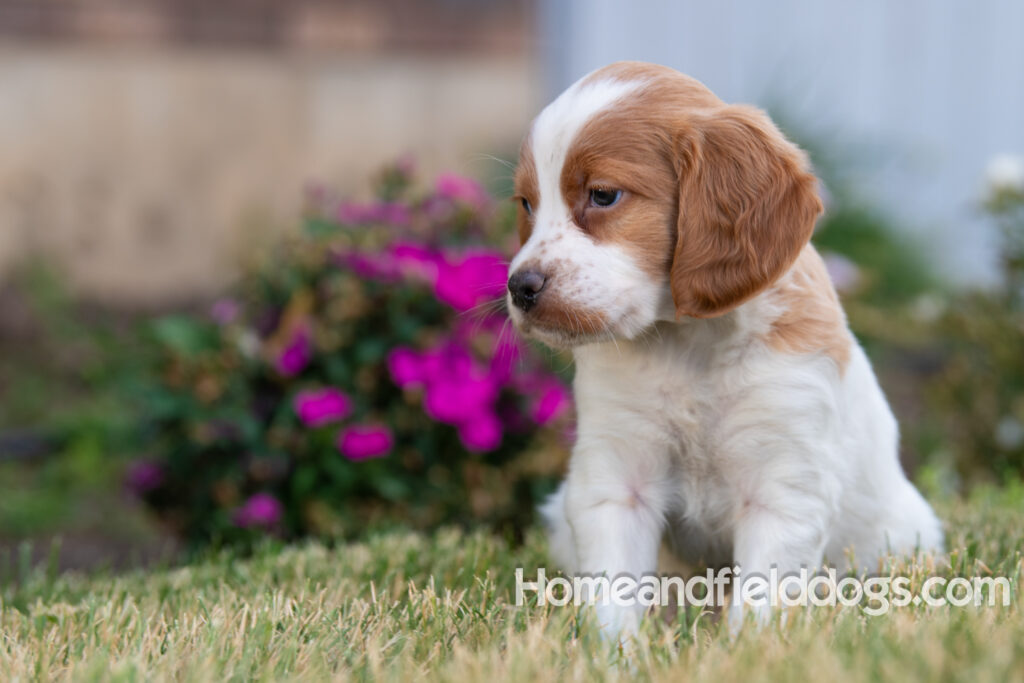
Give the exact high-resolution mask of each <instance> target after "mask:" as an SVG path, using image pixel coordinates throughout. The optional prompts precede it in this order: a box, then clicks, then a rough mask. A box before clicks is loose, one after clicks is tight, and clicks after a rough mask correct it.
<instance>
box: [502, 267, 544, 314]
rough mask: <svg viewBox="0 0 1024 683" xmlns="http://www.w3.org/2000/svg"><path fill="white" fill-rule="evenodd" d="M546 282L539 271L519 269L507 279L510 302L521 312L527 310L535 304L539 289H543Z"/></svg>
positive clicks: (538, 296)
mask: <svg viewBox="0 0 1024 683" xmlns="http://www.w3.org/2000/svg"><path fill="white" fill-rule="evenodd" d="M546 282H547V278H545V277H544V276H543V275H541V274H540V273H538V272H536V271H533V270H526V271H519V272H517V273H514V274H513V275H512V277H510V278H509V279H508V291H509V293H510V294H511V295H512V303H514V304H515V305H516V306H518V307H519V308H521V309H523V312H524V313H525V312H526V311H529V310H530V309H531V308H533V307H534V306H536V305H537V299H539V298H540V291H541V290H542V289H544V283H546Z"/></svg>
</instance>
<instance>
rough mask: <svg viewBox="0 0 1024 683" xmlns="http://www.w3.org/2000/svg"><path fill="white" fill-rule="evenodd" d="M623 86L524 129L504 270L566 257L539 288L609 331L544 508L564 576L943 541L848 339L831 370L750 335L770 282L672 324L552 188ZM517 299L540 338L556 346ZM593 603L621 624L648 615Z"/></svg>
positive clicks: (639, 276) (582, 96)
mask: <svg viewBox="0 0 1024 683" xmlns="http://www.w3.org/2000/svg"><path fill="white" fill-rule="evenodd" d="M630 89H631V86H630V84H621V83H617V82H598V83H596V84H591V85H589V86H586V87H582V86H580V85H579V84H577V85H575V86H573V87H572V88H570V89H569V90H568V91H567V92H566V93H565V94H563V95H562V96H561V97H560V98H559V99H557V100H555V102H554V103H552V104H551V105H550V106H549V107H548V108H547V109H545V110H544V112H543V113H542V114H541V115H540V116H539V117H538V119H537V121H536V122H535V125H534V128H533V131H532V140H533V150H532V151H533V154H534V159H535V162H536V164H537V173H538V179H539V186H540V202H539V205H538V206H537V207H535V225H534V230H533V233H532V235H531V237H530V239H529V240H528V241H527V243H526V244H525V245H524V246H523V248H522V250H521V251H520V253H519V254H518V255H517V256H516V258H515V260H514V261H513V262H512V265H511V270H512V271H513V272H514V271H515V270H516V269H517V268H518V267H519V266H520V265H522V264H524V263H527V262H531V263H533V262H539V263H540V264H541V266H543V262H544V261H545V259H555V258H557V259H563V260H565V259H568V260H569V261H570V262H571V263H572V265H573V268H572V269H571V271H570V272H571V277H567V278H565V279H564V281H560V282H552V283H550V285H549V286H550V287H551V288H553V289H555V291H558V292H559V294H561V295H562V297H563V298H564V299H565V300H567V301H570V302H573V303H574V304H577V305H579V306H581V307H585V308H589V309H596V310H600V311H602V312H604V313H605V314H606V316H607V319H608V320H609V334H608V337H607V338H599V339H594V340H589V341H590V343H584V344H581V345H576V346H574V348H573V353H574V355H575V360H576V378H575V382H574V391H575V396H576V404H577V409H578V419H579V424H578V434H579V437H578V440H577V442H576V444H575V447H574V450H573V454H572V459H571V463H570V467H569V473H568V477H567V479H566V481H565V482H564V484H563V485H562V487H561V488H560V489H559V491H558V493H557V494H556V495H555V496H553V497H552V499H551V500H550V501H549V502H548V503H547V504H546V505H545V506H544V507H543V509H542V512H543V514H544V516H545V518H546V519H547V522H548V524H549V527H550V530H551V552H552V555H553V557H554V558H555V560H556V561H557V562H559V563H560V564H561V565H562V566H563V567H564V568H565V569H566V570H567V571H570V572H578V573H604V574H606V575H608V576H617V575H620V574H623V573H625V574H629V575H632V576H634V577H638V576H640V575H645V574H651V573H653V572H655V571H656V568H657V567H656V563H657V554H658V548H659V545H660V543H661V542H662V540H663V539H665V538H667V540H668V541H669V543H670V545H671V547H672V548H673V549H674V551H675V552H676V553H678V554H679V555H680V556H681V557H682V558H683V559H685V560H688V561H692V562H703V563H706V564H708V565H712V566H715V565H719V566H720V565H725V564H729V565H732V564H738V565H740V567H741V568H742V571H743V573H744V574H747V575H749V574H750V573H752V572H757V573H761V574H765V575H766V574H767V573H768V571H769V569H770V568H771V567H772V566H776V567H778V569H779V570H780V572H786V571H792V570H796V569H798V568H800V567H801V566H805V567H808V568H809V569H812V570H813V569H816V568H820V567H821V566H822V563H823V562H824V561H826V559H827V561H828V562H829V563H831V564H832V565H837V566H840V567H846V566H852V567H854V568H857V569H859V570H866V571H871V570H874V569H875V568H876V564H877V561H878V559H879V558H880V557H882V556H884V555H887V554H889V553H892V554H895V555H908V554H911V553H913V552H915V551H916V550H927V551H938V550H940V549H941V548H942V531H941V528H940V524H939V522H938V520H937V519H936V517H935V515H934V513H933V512H932V510H931V508H930V507H929V506H928V504H927V503H926V502H925V501H924V499H923V498H922V497H921V495H920V494H919V493H918V492H917V490H916V489H915V488H914V487H913V485H912V484H911V483H910V482H909V481H908V480H907V478H906V477H905V476H904V474H903V472H902V470H901V468H900V464H899V459H898V455H897V439H898V435H897V425H896V421H895V420H894V418H893V416H892V413H891V412H890V410H889V407H888V404H887V403H886V400H885V397H884V396H883V394H882V392H881V390H880V389H879V386H878V384H877V382H876V380H875V377H874V374H873V372H872V369H871V366H870V364H869V362H868V360H867V358H866V356H865V355H864V353H863V351H862V350H861V349H860V347H859V346H857V344H856V341H855V340H854V339H853V338H852V335H851V337H850V342H851V346H852V353H851V358H850V361H849V363H848V364H847V367H846V368H845V371H844V372H842V373H841V372H840V369H839V368H838V366H837V365H836V364H835V362H834V361H833V360H832V359H830V358H829V357H828V356H826V355H824V354H820V353H812V354H792V353H783V352H780V351H776V350H773V349H771V348H770V347H768V346H767V345H766V344H764V343H763V342H762V341H760V340H761V338H762V337H763V335H764V333H765V331H766V330H767V329H768V327H769V326H770V324H771V322H772V320H774V319H775V318H776V317H777V316H778V314H779V309H778V305H777V304H776V303H775V302H774V300H773V299H772V297H771V296H769V295H767V294H762V295H760V296H757V297H755V298H754V299H752V300H750V301H748V302H747V303H745V304H744V305H742V306H740V307H738V308H737V309H735V310H734V311H732V312H730V313H728V314H726V315H724V316H721V317H718V318H713V319H706V320H697V319H684V320H683V321H682V322H676V321H675V320H674V311H673V310H672V306H671V296H670V294H669V291H668V286H667V282H666V281H664V280H663V281H655V280H653V279H652V278H651V276H650V275H648V274H647V273H646V272H645V271H643V270H642V269H641V268H640V266H639V265H638V264H637V263H636V262H635V261H634V260H633V259H632V257H631V256H630V255H629V253H628V252H626V251H625V250H623V249H621V248H618V247H615V246H607V245H600V244H596V243H594V242H593V241H591V240H590V239H588V238H586V237H585V236H583V235H582V233H581V232H580V230H579V229H578V228H576V227H575V226H574V225H573V222H572V218H571V215H570V213H569V209H568V207H567V206H566V205H565V202H564V200H563V199H562V195H561V191H560V189H559V185H558V178H559V175H560V172H561V169H562V164H563V163H564V159H565V153H566V149H567V148H568V146H569V144H570V142H571V140H572V137H573V134H574V133H575V132H576V131H578V130H579V128H580V127H581V126H582V125H583V123H585V121H586V120H587V119H588V118H589V117H591V116H593V114H594V113H595V112H597V111H599V110H601V109H603V108H604V107H607V106H613V105H614V102H615V101H616V100H617V99H618V98H619V97H622V96H623V95H624V94H626V93H627V92H629V90H630ZM509 308H510V310H511V311H512V316H513V320H514V322H516V324H517V325H518V326H520V328H521V329H524V331H526V332H528V333H529V334H531V335H532V336H535V337H537V338H539V339H541V340H542V341H546V342H548V343H552V344H558V343H560V342H562V341H564V340H563V339H562V338H561V337H559V335H558V333H557V332H553V331H548V330H538V329H530V327H529V325H528V324H525V325H524V316H523V315H522V314H521V312H520V311H518V310H516V309H515V307H514V306H511V305H510V306H509ZM850 558H855V559H853V562H852V564H851V563H849V562H848V560H849V559H850ZM600 609H601V610H602V611H601V612H599V617H600V619H601V621H602V623H603V624H604V625H605V626H606V627H607V628H608V629H609V630H611V631H613V632H617V631H619V630H621V629H627V630H628V629H631V628H633V627H634V626H635V624H636V622H637V620H638V618H639V616H640V614H639V612H638V611H637V610H628V609H622V608H615V607H609V608H600ZM638 609H639V608H638ZM733 616H735V614H734V615H733Z"/></svg>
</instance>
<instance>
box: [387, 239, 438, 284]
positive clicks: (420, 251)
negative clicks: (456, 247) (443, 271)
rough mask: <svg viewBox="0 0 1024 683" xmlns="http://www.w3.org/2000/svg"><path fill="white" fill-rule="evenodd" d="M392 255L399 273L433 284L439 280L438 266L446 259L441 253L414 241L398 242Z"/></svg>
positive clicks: (393, 247) (391, 252)
mask: <svg viewBox="0 0 1024 683" xmlns="http://www.w3.org/2000/svg"><path fill="white" fill-rule="evenodd" d="M390 255H391V258H392V260H393V261H394V263H395V266H396V269H397V270H398V272H399V273H401V274H402V275H404V276H406V277H412V278H415V279H418V280H422V281H423V282H427V283H429V284H431V285H433V284H434V283H436V282H437V273H438V267H439V266H440V264H441V263H442V262H443V261H444V257H443V256H442V255H441V254H439V253H437V252H436V251H434V250H433V249H430V248H429V247H426V246H424V245H422V244H416V243H414V242H396V243H395V244H393V245H391V249H390Z"/></svg>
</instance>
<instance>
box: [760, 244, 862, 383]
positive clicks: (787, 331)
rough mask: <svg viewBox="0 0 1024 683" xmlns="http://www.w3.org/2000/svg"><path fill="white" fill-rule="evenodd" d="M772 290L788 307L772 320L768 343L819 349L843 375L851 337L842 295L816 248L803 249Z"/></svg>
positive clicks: (781, 348)
mask: <svg viewBox="0 0 1024 683" xmlns="http://www.w3.org/2000/svg"><path fill="white" fill-rule="evenodd" d="M771 293H772V294H773V295H774V300H775V301H778V302H779V303H781V304H782V306H784V307H785V310H784V312H783V313H782V314H781V315H780V316H779V317H778V318H777V319H776V320H775V321H773V322H772V326H771V330H770V331H769V332H768V335H767V336H766V337H765V339H764V341H765V343H766V344H768V345H769V346H770V347H772V348H773V349H775V350H776V351H783V352H788V353H814V352H816V351H820V352H822V353H824V354H826V355H827V356H829V357H830V358H831V359H832V360H834V361H835V363H836V365H837V366H838V367H839V373H840V374H843V373H844V372H845V370H846V366H847V365H848V364H849V362H850V348H851V345H852V340H851V339H850V333H849V331H848V330H847V327H846V316H845V315H843V309H842V306H840V304H839V297H838V296H837V295H836V290H835V288H834V287H833V286H832V281H831V280H830V279H829V276H828V271H827V270H826V269H825V263H824V262H823V261H822V260H821V256H819V255H818V252H817V251H815V249H814V247H812V246H811V245H809V244H808V245H807V246H805V247H804V248H803V250H802V251H801V252H800V256H799V258H797V261H796V264H794V266H793V268H792V269H790V271H789V273H787V274H786V275H785V276H784V277H782V278H781V279H780V280H779V281H778V282H777V283H776V284H775V285H774V286H773V287H772V289H771Z"/></svg>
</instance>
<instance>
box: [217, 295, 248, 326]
mask: <svg viewBox="0 0 1024 683" xmlns="http://www.w3.org/2000/svg"><path fill="white" fill-rule="evenodd" d="M240 309H241V307H240V306H239V305H238V302H237V301H235V300H234V299H228V298H225V299H218V300H217V301H215V302H214V303H213V306H211V307H210V317H211V318H213V321H214V322H215V323H217V324H218V325H230V324H231V323H233V322H235V320H236V319H237V318H238V313H239V311H240Z"/></svg>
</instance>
